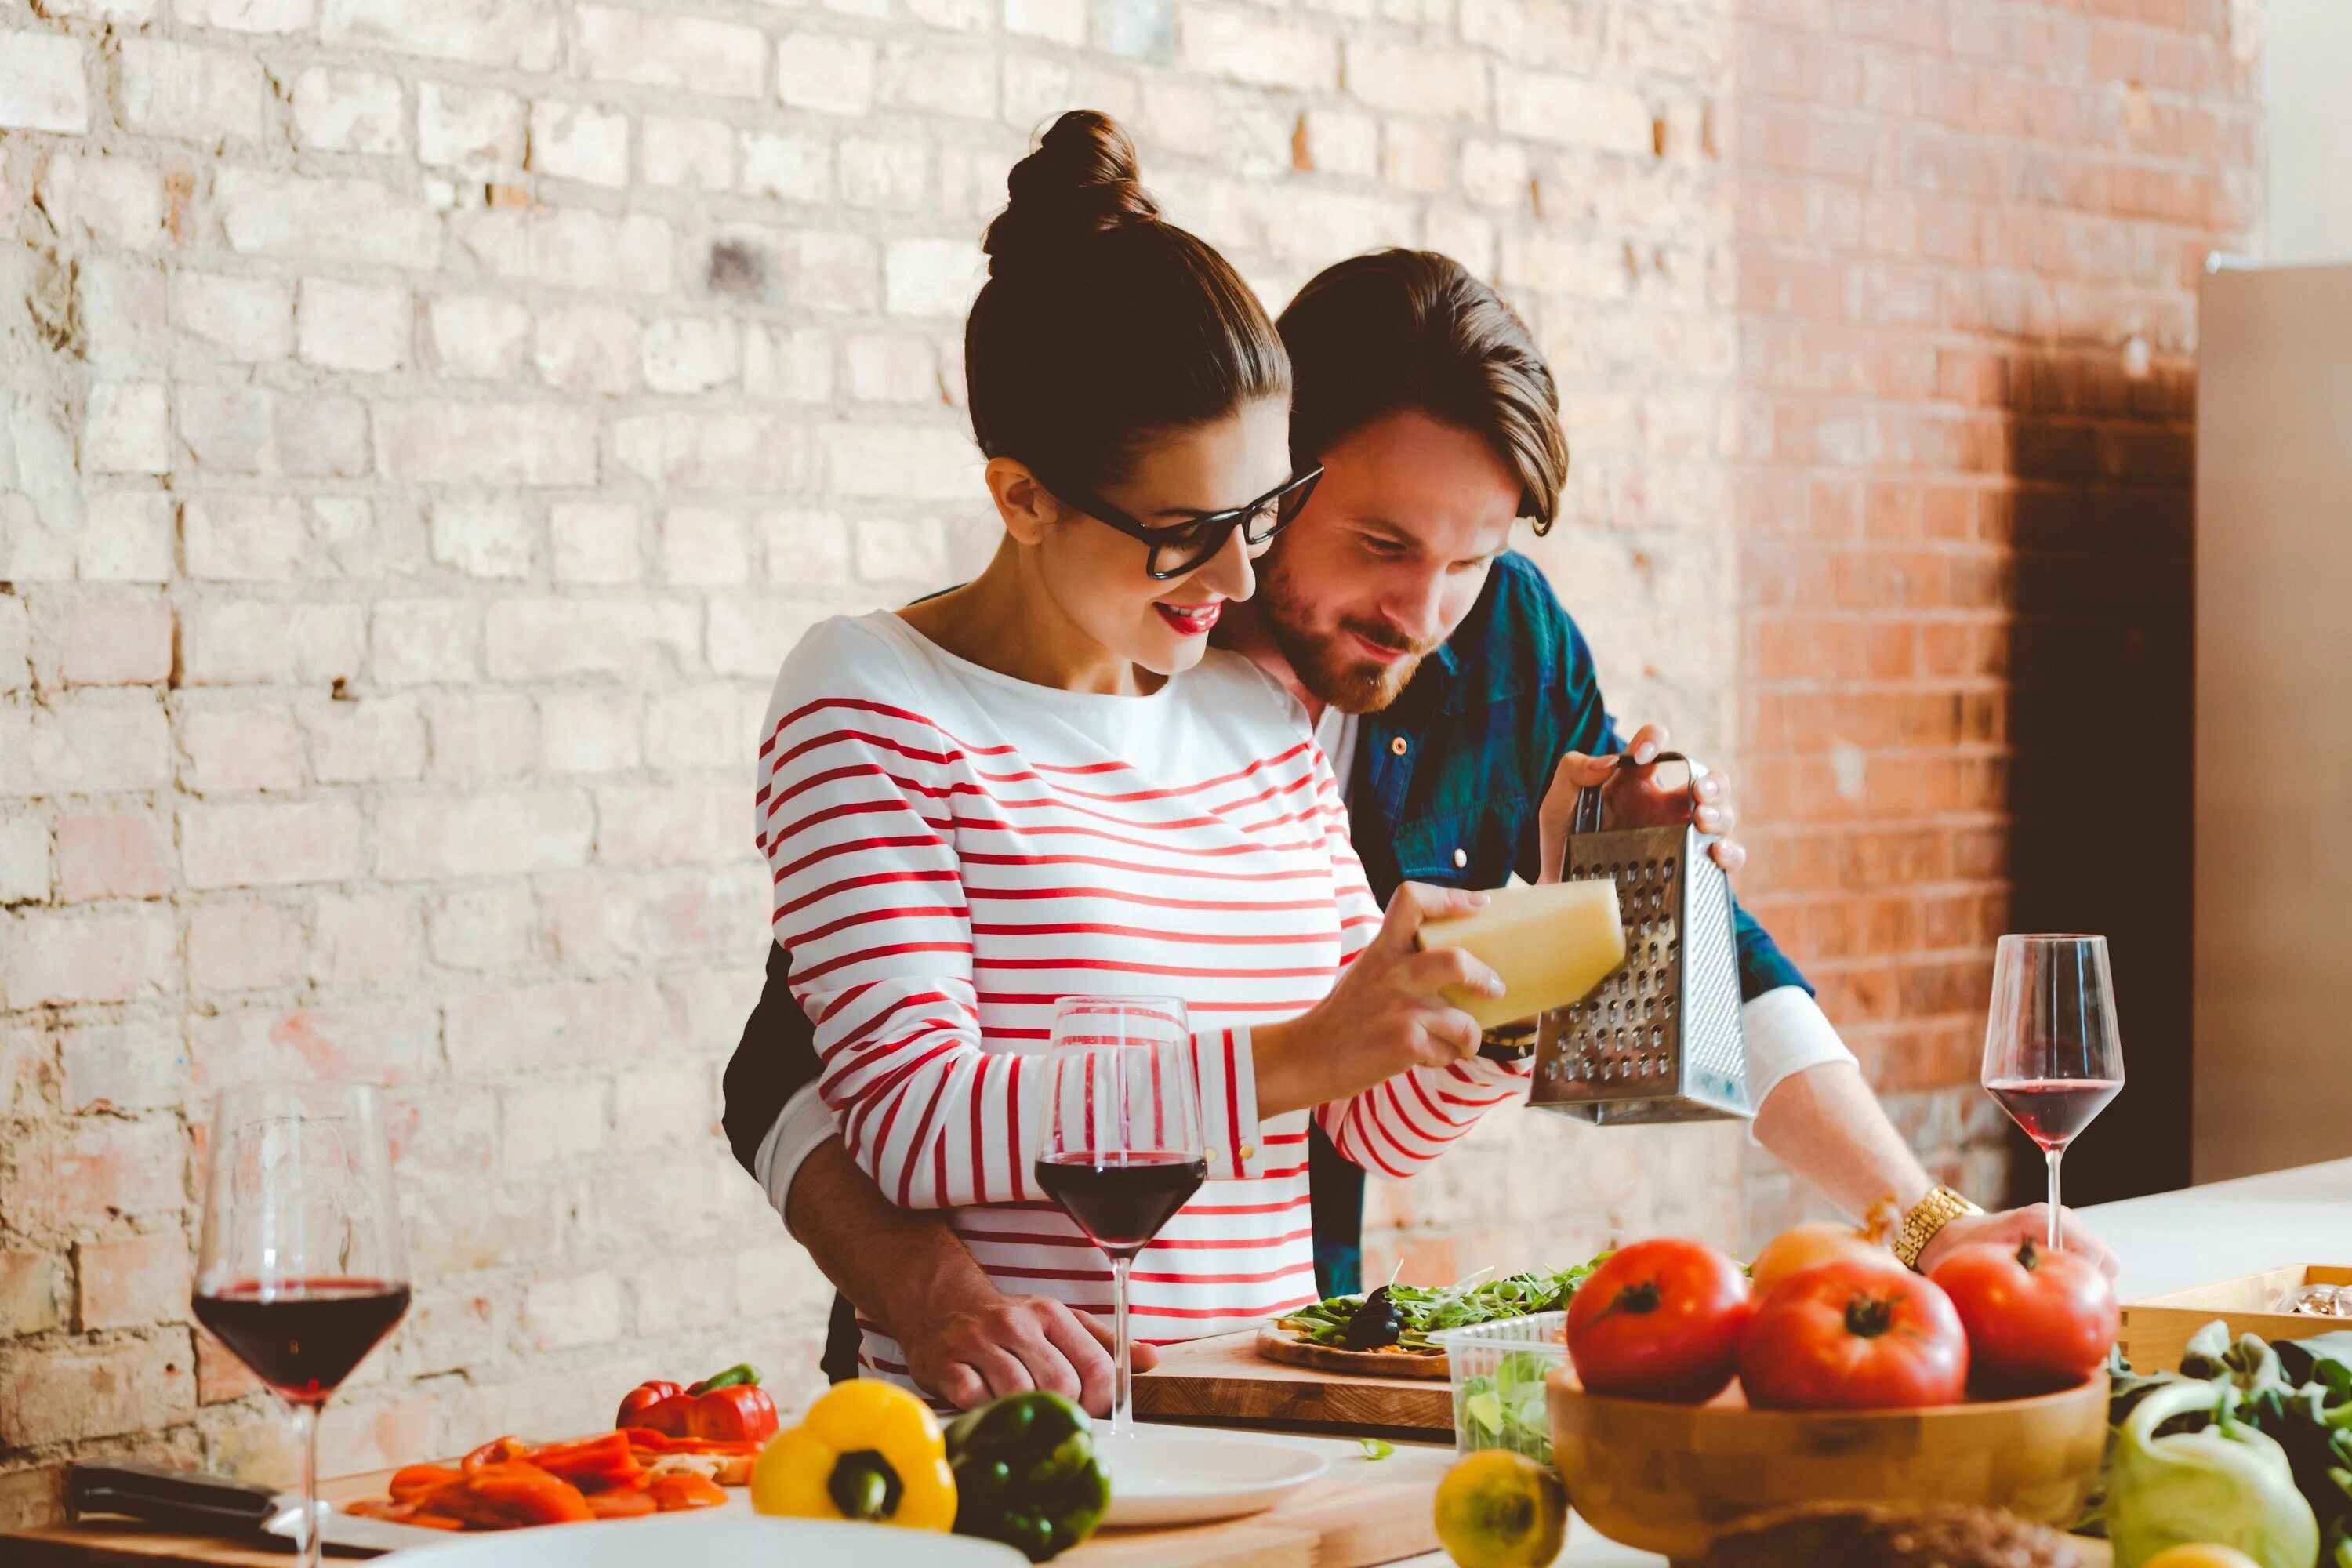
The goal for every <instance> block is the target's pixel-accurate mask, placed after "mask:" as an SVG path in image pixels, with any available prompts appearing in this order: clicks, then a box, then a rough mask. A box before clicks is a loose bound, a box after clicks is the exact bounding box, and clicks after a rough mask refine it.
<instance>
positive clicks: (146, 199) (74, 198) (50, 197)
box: [34, 39, 163, 250]
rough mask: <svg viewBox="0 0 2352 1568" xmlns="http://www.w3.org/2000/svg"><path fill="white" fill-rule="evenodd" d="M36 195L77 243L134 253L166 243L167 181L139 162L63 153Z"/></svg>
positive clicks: (46, 172) (44, 173)
mask: <svg viewBox="0 0 2352 1568" xmlns="http://www.w3.org/2000/svg"><path fill="white" fill-rule="evenodd" d="M58 41H59V42H63V41H64V40H62V39H60V40H58ZM34 195H35V197H36V198H37V200H38V201H39V202H40V204H41V208H42V210H43V211H45V212H47V214H48V215H49V219H50V221H51V222H52V223H54V224H56V225H57V226H58V231H59V232H60V233H62V234H65V235H68V236H70V237H75V238H84V239H94V240H97V241H98V242H99V243H100V244H101V245H106V246H117V247H123V248H125V249H130V250H149V249H152V248H153V247H156V246H158V245H161V244H162V243H163V176H162V175H161V174H157V173H156V172H155V171H154V170H153V169H151V168H149V167H148V166H147V165H146V164H144V163H139V162H137V161H135V160H133V159H130V158H109V157H105V156H98V157H76V156H73V155H70V154H68V153H58V155H57V156H55V157H53V158H51V159H50V160H49V161H48V164H47V167H45V168H44V169H43V170H42V171H41V177H40V183H39V184H37V185H36V186H35V187H34Z"/></svg>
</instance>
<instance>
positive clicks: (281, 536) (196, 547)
mask: <svg viewBox="0 0 2352 1568" xmlns="http://www.w3.org/2000/svg"><path fill="white" fill-rule="evenodd" d="M180 534H181V541H182V542H181V549H182V551H183V552H184V555H185V557H186V561H187V570H188V575H189V576H191V577H195V578H205V579H211V580H213V581H216V582H230V583H282V582H285V581H287V580H289V578H292V577H295V576H297V575H299V574H300V572H301V569H302V557H303V555H304V553H305V552H307V551H308V549H309V547H310V528H309V526H308V524H307V523H306V521H305V520H304V518H303V515H302V503H301V502H299V501H298V500H292V499H291V498H289V497H281V496H254V495H211V496H194V497H192V498H190V499H189V500H188V501H187V502H186V504H184V506H182V507H181V509H180Z"/></svg>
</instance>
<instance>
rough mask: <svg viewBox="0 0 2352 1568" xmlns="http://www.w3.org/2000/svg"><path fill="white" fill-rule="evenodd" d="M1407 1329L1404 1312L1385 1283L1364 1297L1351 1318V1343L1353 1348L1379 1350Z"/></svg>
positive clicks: (1357, 1349)
mask: <svg viewBox="0 0 2352 1568" xmlns="http://www.w3.org/2000/svg"><path fill="white" fill-rule="evenodd" d="M1403 1332H1404V1314H1403V1313H1402V1312H1400V1311H1399V1310H1397V1305H1396V1303H1395V1302H1394V1301H1391V1300H1389V1288H1388V1287H1387V1286H1385V1285H1383V1286H1381V1288H1380V1289H1377V1290H1375V1291H1373V1292H1372V1293H1371V1294H1370V1295H1369V1296H1367V1297H1365V1298H1364V1304H1363V1305H1362V1306H1360V1307H1359V1308H1357V1309H1356V1312H1355V1316H1353V1317H1351V1318H1349V1320H1348V1336H1347V1346H1348V1348H1349V1350H1351V1351H1376V1350H1381V1349H1384V1348H1386V1347H1387V1346H1390V1345H1392V1344H1394V1343H1396V1342H1397V1340H1398V1337H1399V1336H1401V1335H1402V1333H1403Z"/></svg>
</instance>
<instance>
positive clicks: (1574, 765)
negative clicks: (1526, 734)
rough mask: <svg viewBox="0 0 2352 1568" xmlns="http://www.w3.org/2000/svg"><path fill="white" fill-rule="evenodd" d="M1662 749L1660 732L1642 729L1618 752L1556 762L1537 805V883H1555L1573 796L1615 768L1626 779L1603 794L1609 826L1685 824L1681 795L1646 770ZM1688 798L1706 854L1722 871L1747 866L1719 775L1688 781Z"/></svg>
mask: <svg viewBox="0 0 2352 1568" xmlns="http://www.w3.org/2000/svg"><path fill="white" fill-rule="evenodd" d="M1668 749H1669V748H1668V746H1667V743H1666V731H1665V728H1664V726H1663V725H1659V724H1644V725H1643V726H1642V727H1641V728H1640V729H1639V730H1636V731H1633V739H1632V740H1631V741H1628V742H1626V743H1625V749H1624V751H1622V752H1615V753H1612V754H1611V755H1607V756H1599V757H1593V756H1587V755H1586V754H1585V753H1584V752H1569V753H1567V754H1566V755H1565V756H1563V757H1561V758H1560V759H1559V767H1558V768H1556V769H1554V770H1553V771H1552V775H1551V787H1550V788H1549V789H1548V790H1546V791H1545V792H1544V798H1543V805H1541V806H1540V807H1538V810H1537V813H1536V820H1537V823H1538V835H1539V843H1540V845H1541V848H1542V854H1543V875H1542V876H1541V877H1540V878H1539V879H1538V880H1539V881H1545V882H1557V881H1559V868H1560V861H1561V858H1563V856H1564V855H1565V854H1566V852H1567V847H1568V828H1569V824H1570V823H1571V822H1573V821H1574V820H1575V818H1576V797H1577V795H1578V794H1579V793H1580V792H1581V791H1583V790H1585V789H1588V788H1590V787H1591V786H1593V785H1596V784H1601V783H1602V782H1603V781H1605V780H1607V779H1608V778H1610V777H1611V776H1612V774H1614V773H1617V772H1618V771H1619V770H1620V769H1621V768H1622V769H1623V770H1625V772H1626V775H1627V776H1626V778H1625V780H1624V782H1622V783H1621V784H1618V785H1617V787H1616V788H1615V789H1613V790H1612V791H1611V792H1610V793H1609V796H1608V799H1607V802H1606V805H1607V811H1608V816H1609V821H1610V823H1611V824H1612V826H1618V827H1659V826H1667V825H1669V824H1673V823H1679V822H1683V821H1686V820H1690V817H1689V816H1688V815H1687V813H1688V807H1687V806H1686V805H1685V801H1684V797H1683V792H1682V791H1681V790H1679V789H1672V790H1669V789H1661V788H1660V787H1658V782H1657V777H1658V770H1657V769H1656V768H1654V767H1652V766H1649V765H1648V764H1649V763H1651V762H1652V760H1653V759H1654V758H1655V757H1656V756H1657V755H1658V753H1659V752H1664V751H1666V750H1668ZM1691 793H1692V794H1693V795H1696V797H1697V801H1698V813H1697V816H1696V822H1697V825H1698V830H1699V831H1700V832H1701V833H1705V834H1710V835H1713V836H1714V837H1716V839H1717V842H1716V843H1715V844H1713V845H1711V846H1709V847H1708V853H1709V854H1710V855H1712V856H1713V857H1714V858H1715V863H1716V864H1717V865H1718V866H1720V867H1722V868H1724V869H1725V870H1726V871H1737V870H1738V869H1739V868H1740V867H1742V866H1744V865H1746V864H1747V863H1748V849H1747V847H1746V846H1745V845H1742V844H1740V843H1739V842H1738V841H1737V840H1735V839H1734V838H1733V837H1731V834H1732V831H1733V830H1734V829H1735V828H1737V827H1738V826H1739V814H1738V812H1737V811H1736V810H1734V809H1733V807H1732V804H1731V780H1730V779H1729V777H1727V775H1725V774H1723V773H1705V774H1702V775H1700V776H1699V777H1697V778H1696V779H1694V780H1693V781H1692V784H1691Z"/></svg>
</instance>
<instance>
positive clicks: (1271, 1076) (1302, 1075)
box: [1250, 1015, 1329, 1121]
mask: <svg viewBox="0 0 2352 1568" xmlns="http://www.w3.org/2000/svg"><path fill="white" fill-rule="evenodd" d="M1301 1016H1302V1017H1303V1016H1304V1015H1301ZM1298 1026H1299V1019H1297V1018H1286V1019H1284V1020H1283V1021H1282V1022H1280V1023H1278V1024H1260V1025H1258V1026H1255V1027H1254V1028H1252V1029H1251V1030H1250V1073H1251V1076H1252V1077H1253V1078H1255V1079H1256V1080H1257V1113H1258V1118H1259V1120H1261V1121H1266V1120H1270V1119H1272V1118H1274V1117H1276V1116H1281V1115H1284V1114H1286V1112H1289V1111H1293V1110H1307V1109H1308V1108H1309V1107H1311V1106H1317V1105H1320V1104H1322V1103H1323V1101H1324V1100H1326V1099H1328V1098H1329V1097H1328V1096H1326V1095H1318V1094H1316V1093H1315V1092H1314V1089H1313V1086H1312V1085H1311V1084H1309V1083H1308V1082H1307V1078H1308V1076H1309V1073H1308V1064H1307V1062H1305V1061H1304V1060H1302V1059H1301V1058H1303V1057H1304V1056H1305V1054H1306V1053H1305V1052H1303V1051H1302V1050H1300V1049H1299V1027H1298Z"/></svg>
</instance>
